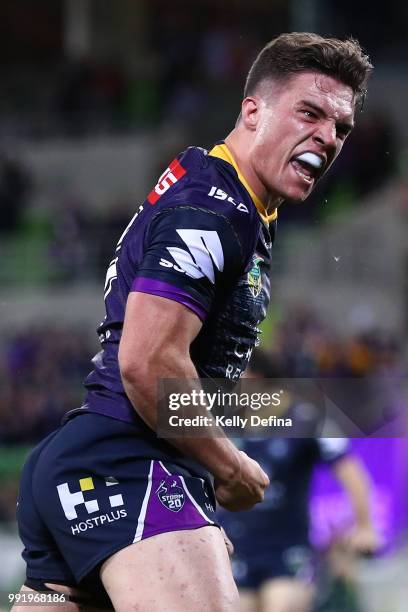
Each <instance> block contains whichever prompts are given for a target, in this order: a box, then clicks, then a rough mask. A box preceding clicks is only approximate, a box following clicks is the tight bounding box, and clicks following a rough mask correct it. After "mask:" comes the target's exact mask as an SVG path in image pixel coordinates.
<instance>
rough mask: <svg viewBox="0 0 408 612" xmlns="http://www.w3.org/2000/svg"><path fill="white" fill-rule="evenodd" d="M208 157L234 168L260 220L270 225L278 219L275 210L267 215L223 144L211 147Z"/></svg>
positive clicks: (260, 201) (261, 203)
mask: <svg viewBox="0 0 408 612" xmlns="http://www.w3.org/2000/svg"><path fill="white" fill-rule="evenodd" d="M209 155H212V156H213V157H219V158H220V159H223V160H224V161H226V162H228V163H229V164H231V166H233V167H234V168H235V170H236V172H237V174H238V178H239V180H240V181H241V183H242V184H243V186H244V187H245V189H246V190H247V191H248V193H249V195H250V196H251V199H252V201H253V203H254V204H255V206H256V208H257V210H258V213H259V215H260V216H261V218H262V220H263V221H264V222H265V223H270V222H271V221H275V219H277V217H278V211H277V209H276V208H275V209H274V211H273V212H272V213H270V214H268V212H267V210H266V207H265V205H264V203H263V202H262V200H261V199H260V198H258V196H257V195H256V193H255V192H254V190H253V189H252V187H251V186H250V184H249V183H248V181H247V180H246V178H245V177H244V176H243V175H242V174H241V171H240V169H239V168H238V165H237V162H236V161H235V159H234V158H233V157H232V154H231V151H230V150H229V149H228V147H227V145H226V144H225V143H222V144H217V145H215V147H213V148H212V149H211V151H210V152H209Z"/></svg>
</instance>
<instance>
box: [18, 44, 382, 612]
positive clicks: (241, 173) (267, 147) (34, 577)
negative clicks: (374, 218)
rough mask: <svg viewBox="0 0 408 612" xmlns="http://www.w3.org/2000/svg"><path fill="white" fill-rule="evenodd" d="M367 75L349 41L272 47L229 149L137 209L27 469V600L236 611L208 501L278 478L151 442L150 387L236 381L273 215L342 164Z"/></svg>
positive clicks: (253, 73)
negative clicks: (30, 595) (75, 382)
mask: <svg viewBox="0 0 408 612" xmlns="http://www.w3.org/2000/svg"><path fill="white" fill-rule="evenodd" d="M371 68H372V66H371V64H370V63H369V61H368V58H367V57H366V56H365V55H364V54H363V53H362V51H361V48H360V46H359V44H358V43H357V42H356V41H354V40H351V39H350V40H347V41H340V40H336V39H324V38H322V37H320V36H317V35H315V34H304V33H292V34H284V35H281V36H279V37H278V38H276V39H274V40H272V41H271V42H270V43H269V44H268V45H266V47H265V48H264V49H263V50H262V51H261V52H260V54H259V56H258V57H257V59H256V60H255V62H254V64H253V65H252V67H251V69H250V72H249V74H248V77H247V81H246V86H245V91H244V99H243V102H242V106H241V112H240V115H239V118H238V120H237V123H236V126H235V128H234V129H233V130H232V132H231V133H230V134H229V135H228V136H227V138H226V139H225V141H224V142H221V143H219V144H217V145H216V146H215V147H214V148H213V149H211V150H210V151H209V152H207V151H205V150H203V149H201V148H198V147H190V148H188V149H187V150H186V151H185V152H184V153H182V154H180V155H179V156H178V157H177V158H176V159H175V160H173V161H172V162H171V163H170V164H169V167H168V168H167V169H166V170H165V172H164V173H163V174H162V176H161V177H160V178H159V180H158V182H157V184H156V186H155V187H154V188H153V189H152V191H151V192H150V193H149V195H148V196H147V199H146V200H145V202H144V203H143V204H142V205H140V206H139V207H138V209H137V210H136V211H135V214H134V216H133V218H132V219H131V221H130V223H129V225H128V227H127V228H126V229H125V231H124V232H123V234H122V236H121V237H120V239H119V242H118V244H117V247H116V251H115V253H114V257H113V259H112V261H111V263H110V266H109V269H108V273H107V277H106V285H105V304H106V317H105V319H104V321H103V322H102V324H101V325H100V327H99V330H98V332H99V338H100V341H101V345H102V346H101V348H102V350H101V352H100V353H98V354H97V355H96V357H94V359H93V367H94V369H93V372H92V373H91V374H90V375H89V376H88V378H87V379H86V381H85V386H86V389H87V395H86V398H85V403H84V405H83V406H82V407H81V408H79V409H76V410H73V411H72V412H71V413H68V415H67V417H66V419H65V423H64V424H63V426H62V427H61V428H60V429H59V430H58V431H56V432H54V433H53V434H51V435H50V436H49V437H48V438H47V439H46V440H45V441H43V442H42V443H41V444H40V445H39V446H38V447H37V448H36V449H35V450H34V451H33V453H32V454H31V456H30V458H29V459H28V461H27V463H26V465H25V468H24V470H23V474H22V480H21V488H20V497H19V506H18V522H19V530H20V536H21V538H22V540H23V543H24V547H25V548H24V553H23V556H24V559H25V561H26V563H27V579H26V582H25V586H23V591H27V590H29V589H31V590H34V591H44V590H46V589H47V588H48V589H50V592H51V593H53V592H60V591H62V590H67V591H68V592H71V593H74V590H73V589H74V588H75V587H76V588H77V589H79V593H78V592H77V591H75V594H76V596H78V597H83V599H82V604H79V603H70V604H69V605H67V606H66V608H67V611H68V610H69V611H71V610H75V609H77V608H78V606H79V605H84V606H86V602H87V601H88V602H89V604H92V605H94V606H99V607H101V606H104V605H105V606H108V605H110V602H111V603H112V605H113V607H114V609H115V610H120V611H122V610H123V611H126V612H127V611H128V610H130V609H134V610H136V609H138V610H142V611H148V612H154V611H155V610H160V611H161V610H163V609H165V610H168V611H169V612H170V611H176V610H177V611H179V610H193V609H194V610H207V611H215V610H217V611H218V612H221V611H222V612H224V611H231V610H235V609H236V607H237V598H238V593H237V589H236V586H235V583H234V581H233V578H232V574H231V569H230V563H229V558H228V554H227V550H226V546H225V542H224V539H223V536H222V533H221V532H220V530H219V529H218V528H217V523H216V518H215V512H214V510H215V504H216V502H218V503H219V504H220V505H221V506H223V507H225V508H227V509H231V510H241V509H247V508H250V507H251V506H253V505H254V504H255V503H257V502H260V501H262V499H263V494H264V490H265V488H266V487H267V485H268V478H267V476H266V474H265V473H264V471H263V470H262V469H261V468H260V466H259V465H258V464H257V463H256V462H255V461H254V460H252V459H250V458H249V457H248V456H247V455H245V454H244V453H242V452H239V451H238V450H237V449H236V448H235V447H234V446H233V444H232V443H231V442H230V441H229V440H228V439H227V438H226V437H209V438H207V439H205V438H181V437H180V438H177V439H172V440H171V443H170V441H164V440H162V439H159V438H158V437H157V436H156V434H155V429H156V424H157V405H156V385H157V381H158V379H161V378H178V379H191V378H195V377H197V376H200V377H215V378H220V377H221V378H222V377H225V378H229V379H230V380H231V381H234V380H236V379H237V378H239V376H240V375H241V373H242V372H243V371H244V369H245V367H246V366H247V363H248V361H249V358H250V355H251V351H252V349H253V347H254V345H255V344H256V343H257V334H258V324H259V322H260V321H261V320H262V319H263V317H264V316H265V313H266V308H267V304H268V300H269V282H268V274H269V267H270V260H271V246H272V242H273V240H274V236H275V229H276V218H277V208H278V206H279V205H280V204H281V203H282V202H283V201H284V200H292V201H296V202H302V201H303V200H305V199H306V198H307V196H308V195H309V194H310V193H311V191H312V190H313V188H314V186H315V184H316V182H317V181H318V180H319V179H320V178H321V177H322V175H323V174H324V173H325V172H326V171H327V170H328V169H329V167H330V166H331V164H332V163H333V162H334V160H335V159H336V157H337V156H338V155H339V153H340V151H341V149H342V147H343V144H344V142H345V140H346V138H347V136H348V134H349V133H350V131H351V130H352V128H353V125H354V114H355V111H356V110H357V109H358V108H359V107H360V105H361V100H362V98H363V96H364V92H365V88H366V83H367V79H368V76H369V73H370V71H371ZM254 278H257V279H258V280H257V282H256V283H254V282H253V279H254ZM102 594H105V595H106V597H105V600H103V597H102ZM85 595H88V599H86V597H85ZM108 596H109V597H108ZM77 601H81V600H80V599H78V600H77ZM50 609H52V608H50V607H49V606H46V607H44V610H47V611H48V612H50ZM57 609H58V610H59V611H60V612H63V610H64V608H62V607H60V606H58V607H56V610H57ZM16 610H19V608H18V606H17V607H16V608H15V612H16ZM37 610H41V608H38V607H37Z"/></svg>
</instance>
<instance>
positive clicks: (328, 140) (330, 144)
mask: <svg viewBox="0 0 408 612" xmlns="http://www.w3.org/2000/svg"><path fill="white" fill-rule="evenodd" d="M313 139H314V140H315V142H317V143H318V144H319V145H323V146H324V147H325V148H326V149H328V148H330V149H332V148H336V144H337V134H336V125H335V123H334V122H331V121H324V122H321V123H320V124H319V125H318V127H317V129H316V132H315V134H314V136H313Z"/></svg>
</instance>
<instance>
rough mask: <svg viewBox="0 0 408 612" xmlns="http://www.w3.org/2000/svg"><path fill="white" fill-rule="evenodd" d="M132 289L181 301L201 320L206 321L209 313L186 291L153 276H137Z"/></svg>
mask: <svg viewBox="0 0 408 612" xmlns="http://www.w3.org/2000/svg"><path fill="white" fill-rule="evenodd" d="M131 291H139V292H140V293H149V294H151V295H158V296H159V297H164V298H167V299H169V300H173V301H174V302H179V303H180V304H183V306H186V307H187V308H189V309H190V310H192V311H193V312H194V314H196V315H197V316H198V317H199V318H200V319H201V321H204V320H205V318H206V316H207V313H206V311H205V309H204V308H203V307H202V306H201V304H199V303H198V302H197V300H195V299H194V298H192V297H191V295H189V294H188V293H187V292H186V291H183V289H180V288H179V287H175V286H174V285H170V284H169V283H165V282H163V281H159V280H155V279H153V278H144V277H142V276H140V277H138V278H135V280H134V281H133V283H132V287H131Z"/></svg>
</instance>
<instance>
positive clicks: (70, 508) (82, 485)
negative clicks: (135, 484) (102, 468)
mask: <svg viewBox="0 0 408 612" xmlns="http://www.w3.org/2000/svg"><path fill="white" fill-rule="evenodd" d="M104 481H105V486H106V487H112V486H116V485H118V484H119V482H118V481H117V480H116V478H114V477H113V476H107V477H106V478H105V479H104ZM78 482H79V491H74V492H73V491H71V490H70V488H69V485H68V483H67V482H63V483H62V484H59V485H58V486H57V491H58V497H59V500H60V502H61V506H62V509H63V511H64V514H65V518H67V519H68V520H69V521H73V520H75V519H77V518H78V513H77V508H79V507H83V508H85V510H86V512H87V513H88V514H94V513H95V512H99V510H100V507H99V503H100V500H99V501H98V499H95V498H93V499H92V498H91V499H89V498H88V497H89V494H88V493H86V492H87V491H94V490H95V484H94V479H93V478H92V476H87V477H85V478H80V479H79V481H78ZM102 491H103V493H104V499H105V500H106V497H107V503H109V505H110V507H111V508H120V507H121V506H123V505H124V502H123V497H122V495H121V494H120V493H117V494H115V495H109V494H108V495H106V493H105V490H102V489H99V491H98V496H99V495H100V494H101V492H102ZM85 494H86V496H85ZM95 497H96V493H95ZM105 503H106V502H105ZM125 516H127V513H126V510H125V509H124V508H120V509H118V510H114V511H111V512H110V513H105V514H101V515H98V516H94V517H92V518H91V519H86V520H85V521H81V522H80V523H77V524H75V525H71V531H72V533H73V534H74V535H76V534H78V533H80V532H81V531H86V530H87V529H90V528H93V527H100V526H101V525H103V524H104V523H107V524H109V523H112V522H114V521H117V520H119V519H121V518H123V517H125Z"/></svg>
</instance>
